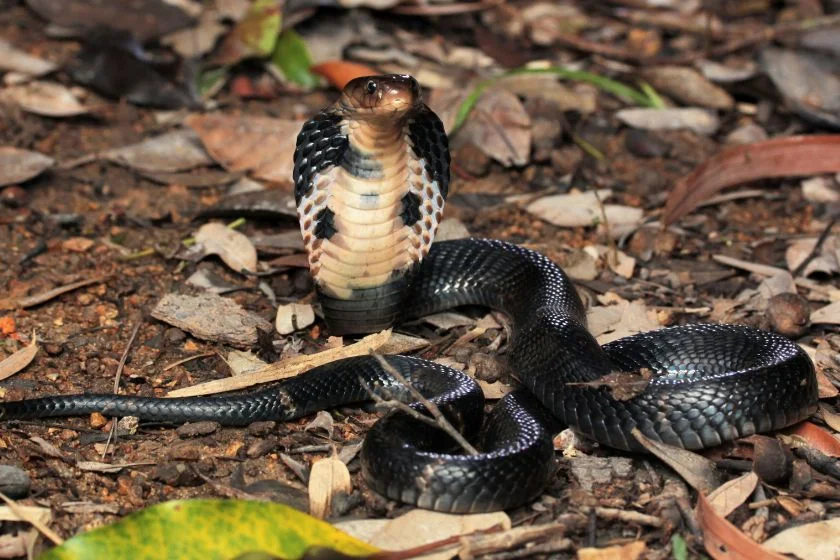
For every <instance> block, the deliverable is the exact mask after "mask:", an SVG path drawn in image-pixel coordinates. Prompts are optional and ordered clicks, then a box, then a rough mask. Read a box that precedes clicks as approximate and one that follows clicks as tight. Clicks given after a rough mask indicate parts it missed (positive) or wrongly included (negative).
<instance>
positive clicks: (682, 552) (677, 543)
mask: <svg viewBox="0 0 840 560" xmlns="http://www.w3.org/2000/svg"><path fill="white" fill-rule="evenodd" d="M671 555H672V556H673V557H674V560H688V545H687V544H686V543H685V539H684V538H682V535H680V534H679V533H674V534H673V536H671Z"/></svg>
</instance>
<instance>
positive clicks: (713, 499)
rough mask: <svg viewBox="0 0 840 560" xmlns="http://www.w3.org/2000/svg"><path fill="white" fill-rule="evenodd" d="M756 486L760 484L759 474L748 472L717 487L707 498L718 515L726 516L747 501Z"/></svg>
mask: <svg viewBox="0 0 840 560" xmlns="http://www.w3.org/2000/svg"><path fill="white" fill-rule="evenodd" d="M756 486H758V475H756V474H755V473H754V472H748V473H746V474H743V475H741V476H739V477H738V478H733V479H732V480H730V481H729V482H727V483H725V484H723V485H722V486H720V487H719V488H716V489H715V490H714V491H713V492H711V493H710V494H709V495H708V497H707V499H708V500H709V505H710V506H711V507H712V508H713V509H714V510H715V512H716V513H717V514H718V515H720V516H721V517H726V516H727V515H729V514H730V513H732V512H733V511H735V510H736V509H738V507H739V506H740V505H741V504H743V503H744V502H746V501H747V499H748V498H749V497H750V496H751V495H752V493H753V492H754V491H755V487H756Z"/></svg>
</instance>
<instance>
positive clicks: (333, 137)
mask: <svg viewBox="0 0 840 560" xmlns="http://www.w3.org/2000/svg"><path fill="white" fill-rule="evenodd" d="M294 179H295V199H296V201H297V211H298V218H299V220H300V227H301V233H302V235H303V241H304V246H305V248H306V250H307V253H308V256H309V269H310V272H311V273H312V277H313V279H314V280H315V286H316V289H317V291H318V294H319V296H320V300H321V305H322V308H323V311H324V317H325V319H326V322H327V325H328V326H329V328H330V331H331V333H332V334H364V333H369V332H375V331H379V330H382V329H385V328H388V327H390V326H391V325H392V324H393V323H394V322H395V321H396V320H397V318H398V316H399V315H400V310H401V307H402V304H403V302H404V301H405V299H406V297H408V294H409V290H410V287H411V281H412V277H413V275H414V271H415V270H416V269H417V266H418V265H419V263H420V262H421V261H422V259H423V257H425V256H426V255H427V254H428V252H429V249H430V247H431V244H432V240H433V239H434V235H435V232H436V230H437V227H438V224H439V223H440V221H441V218H442V214H443V206H444V202H445V198H446V193H447V190H448V185H449V148H448V143H447V138H446V133H445V132H444V130H443V125H442V123H441V122H440V119H438V117H437V116H436V115H435V114H434V113H433V112H432V111H431V110H430V109H429V108H428V107H426V105H424V104H423V103H422V99H421V95H420V86H419V85H418V84H417V81H416V80H415V79H414V78H412V77H411V76H404V75H398V74H389V75H384V76H366V77H362V78H356V79H355V80H352V81H351V82H350V83H348V84H347V86H346V87H345V88H344V91H343V92H342V94H341V97H340V99H339V100H338V101H337V102H336V103H335V105H333V106H332V107H329V108H327V109H325V110H324V111H321V112H320V113H318V115H316V116H315V117H313V118H312V119H311V120H310V121H308V122H307V123H305V124H304V126H303V128H302V129H301V132H300V134H299V136H298V140H297V149H296V151H295V169H294Z"/></svg>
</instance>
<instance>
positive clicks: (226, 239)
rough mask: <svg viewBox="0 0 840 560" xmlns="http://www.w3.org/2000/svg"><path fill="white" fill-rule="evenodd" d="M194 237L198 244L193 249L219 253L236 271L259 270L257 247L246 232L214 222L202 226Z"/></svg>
mask: <svg viewBox="0 0 840 560" xmlns="http://www.w3.org/2000/svg"><path fill="white" fill-rule="evenodd" d="M194 237H195V242H196V245H195V246H193V247H192V248H191V251H192V250H194V251H196V252H200V253H201V254H202V255H218V256H219V258H220V259H222V261H223V262H224V263H225V264H226V265H228V266H229V267H230V268H231V270H234V271H236V272H242V271H243V270H244V271H247V272H256V271H257V249H256V248H255V247H254V244H253V243H251V240H250V239H248V236H246V235H245V234H243V233H241V232H238V231H236V230H235V229H231V228H229V227H227V226H225V225H224V224H220V223H215V222H214V223H209V224H204V225H203V226H201V227H200V228H199V229H198V231H197V232H196V233H195V236H194Z"/></svg>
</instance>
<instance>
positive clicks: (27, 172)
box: [0, 146, 55, 187]
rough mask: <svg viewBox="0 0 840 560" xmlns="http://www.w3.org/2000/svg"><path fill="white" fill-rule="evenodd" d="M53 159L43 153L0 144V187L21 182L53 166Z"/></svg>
mask: <svg viewBox="0 0 840 560" xmlns="http://www.w3.org/2000/svg"><path fill="white" fill-rule="evenodd" d="M54 163H55V160H54V159H53V158H51V157H47V156H45V155H44V154H39V153H38V152H33V151H30V150H21V149H19V148H13V147H11V146H0V187H4V186H6V185H12V184H15V183H23V182H26V181H28V180H29V179H32V178H33V177H37V176H38V175H40V174H41V173H43V172H44V171H45V170H47V169H49V168H50V167H52V166H53V164H54Z"/></svg>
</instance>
